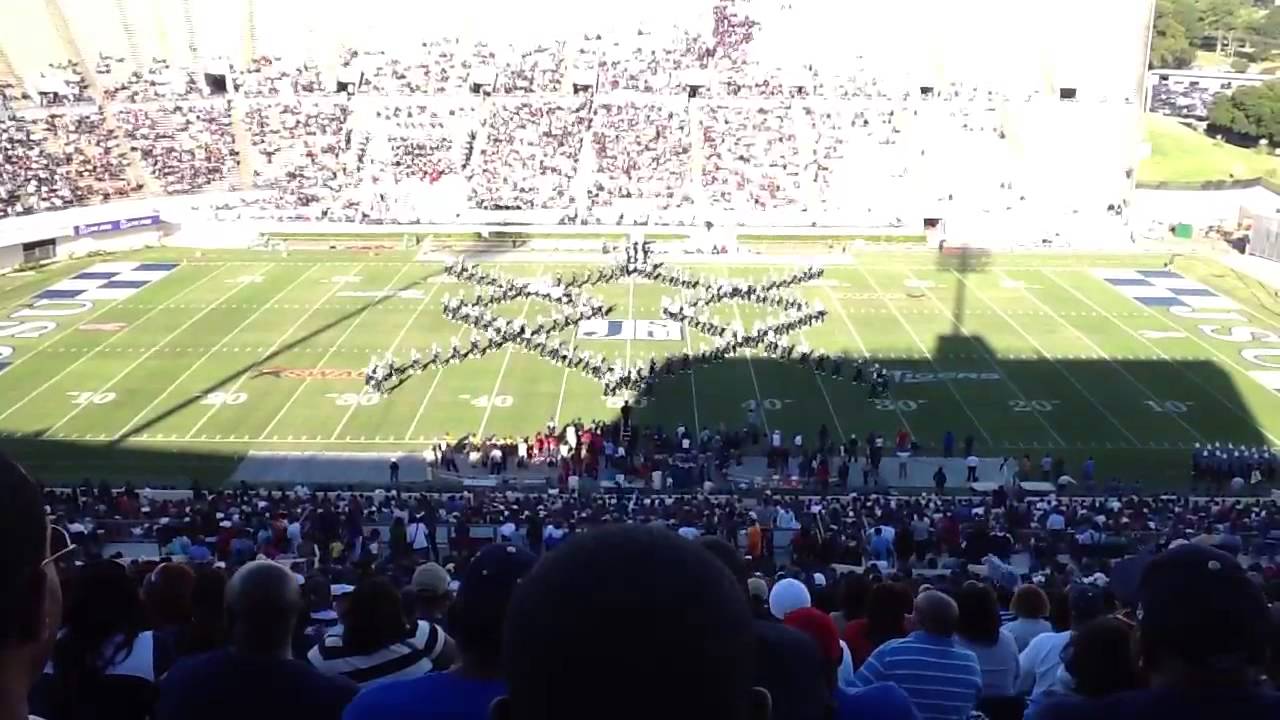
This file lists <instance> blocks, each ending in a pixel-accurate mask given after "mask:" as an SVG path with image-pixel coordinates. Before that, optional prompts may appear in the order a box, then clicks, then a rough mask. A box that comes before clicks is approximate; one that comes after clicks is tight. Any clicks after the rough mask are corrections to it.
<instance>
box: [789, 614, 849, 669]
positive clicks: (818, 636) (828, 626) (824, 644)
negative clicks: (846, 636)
mask: <svg viewBox="0 0 1280 720" xmlns="http://www.w3.org/2000/svg"><path fill="white" fill-rule="evenodd" d="M782 624H783V625H786V626H787V627H790V628H794V629H796V630H799V631H800V632H802V633H804V634H805V635H808V636H809V637H810V638H812V639H813V641H814V642H815V643H817V644H818V650H819V651H821V652H822V656H823V657H824V658H826V660H827V662H829V663H831V664H832V665H839V664H840V661H841V660H842V659H843V658H844V651H842V650H841V649H840V637H839V635H837V634H836V624H835V623H834V622H832V621H831V616H830V615H828V614H826V613H824V612H822V611H821V610H819V609H817V608H811V607H806V608H800V609H799V610H792V611H791V612H789V613H787V616H786V617H785V618H783V619H782Z"/></svg>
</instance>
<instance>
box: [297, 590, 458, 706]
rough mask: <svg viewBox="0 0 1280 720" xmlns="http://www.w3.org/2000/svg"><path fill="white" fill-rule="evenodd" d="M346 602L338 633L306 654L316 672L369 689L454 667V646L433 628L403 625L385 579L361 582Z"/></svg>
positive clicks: (419, 623)
mask: <svg viewBox="0 0 1280 720" xmlns="http://www.w3.org/2000/svg"><path fill="white" fill-rule="evenodd" d="M349 597H350V601H349V604H348V606H347V609H346V611H345V612H343V613H342V623H343V626H342V628H341V630H337V631H334V632H331V633H329V634H327V635H325V636H324V639H323V640H321V641H320V643H319V644H318V645H316V646H315V647H313V648H311V651H310V652H308V653H307V660H308V662H310V663H311V664H312V665H313V666H314V667H315V668H316V669H317V670H319V671H320V672H322V673H324V674H326V675H341V676H343V677H346V678H347V679H349V680H351V681H353V682H355V683H357V684H359V685H360V686H361V687H369V686H371V685H376V684H377V683H380V682H384V681H387V680H402V679H405V678H411V677H418V676H420V675H425V674H427V673H429V672H431V671H432V670H444V669H448V668H449V667H451V666H452V665H453V660H454V658H455V657H456V651H455V650H454V647H453V641H452V640H450V639H449V636H448V635H446V634H445V632H444V630H443V629H441V628H440V627H439V626H438V625H435V624H433V623H430V622H427V621H425V620H415V621H413V622H409V621H408V620H406V619H405V615H404V606H403V604H402V603H401V600H400V593H399V592H398V591H397V590H396V588H395V586H394V585H392V584H391V581H390V580H388V579H386V578H385V577H370V578H368V579H365V580H362V581H360V584H359V585H356V588H355V590H354V591H352V593H351V595H350V596H349Z"/></svg>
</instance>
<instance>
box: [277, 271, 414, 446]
mask: <svg viewBox="0 0 1280 720" xmlns="http://www.w3.org/2000/svg"><path fill="white" fill-rule="evenodd" d="M409 267H410V265H408V264H406V265H404V266H403V267H401V268H400V270H399V272H397V273H396V274H395V276H393V277H392V278H391V281H390V282H388V283H387V285H386V287H384V288H383V289H382V290H383V292H386V291H388V290H390V289H391V288H392V287H394V286H395V284H396V283H397V282H399V280H400V276H401V275H404V272H405V270H408V269H409ZM335 285H337V284H336V283H335ZM376 302H377V301H376V300H375V301H374V302H371V303H369V304H368V305H366V306H365V308H364V309H363V310H361V311H360V313H359V314H357V315H356V316H355V318H353V319H352V320H351V321H350V323H348V324H347V329H346V330H343V331H342V334H341V335H339V336H338V339H337V341H336V342H334V343H333V345H332V346H330V348H329V350H328V352H326V353H325V354H324V357H321V358H320V362H318V363H316V364H315V368H314V369H317V370H318V369H320V368H322V367H324V364H325V363H326V362H328V361H329V358H331V357H333V354H334V353H335V352H337V351H338V347H339V346H341V345H342V343H343V342H344V341H345V340H346V339H347V336H349V335H350V334H351V331H352V330H355V329H356V326H357V325H359V324H360V321H361V320H363V319H364V316H365V315H368V314H369V308H371V307H373V306H374V304H376ZM310 382H311V378H310V377H309V376H308V377H305V378H303V379H302V384H301V385H299V386H298V389H297V390H294V391H293V395H291V396H290V397H289V400H288V401H287V402H285V404H284V407H282V408H280V412H279V413H277V414H276V416H275V417H274V418H272V419H271V423H270V424H269V425H267V428H266V429H265V430H263V431H262V437H266V435H267V434H268V433H270V432H271V428H273V427H275V426H276V423H278V422H280V420H281V418H283V417H284V416H285V414H286V413H288V412H289V408H291V407H293V404H294V403H295V402H297V401H298V398H299V397H300V396H301V395H302V392H303V391H304V390H306V389H307V385H308V384H309V383H310Z"/></svg>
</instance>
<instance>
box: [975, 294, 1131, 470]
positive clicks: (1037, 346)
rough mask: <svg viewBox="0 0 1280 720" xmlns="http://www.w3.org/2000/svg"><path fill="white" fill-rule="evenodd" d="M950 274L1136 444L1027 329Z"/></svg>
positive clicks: (1113, 417)
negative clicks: (1025, 340) (993, 311)
mask: <svg viewBox="0 0 1280 720" xmlns="http://www.w3.org/2000/svg"><path fill="white" fill-rule="evenodd" d="M951 274H953V275H955V276H956V279H957V280H959V281H960V283H961V284H962V285H964V286H965V287H966V288H968V289H970V290H972V291H973V294H974V296H976V297H977V298H978V299H979V300H981V301H982V302H984V303H986V304H987V305H989V306H991V308H992V309H993V310H995V311H996V312H997V313H999V314H1000V315H1001V316H1002V317H1004V319H1005V322H1007V323H1009V326H1010V327H1012V328H1013V329H1014V330H1017V331H1018V333H1019V334H1020V335H1022V337H1024V338H1026V339H1027V341H1028V342H1030V343H1031V345H1032V346H1033V347H1035V349H1036V350H1037V351H1038V352H1039V353H1040V355H1041V356H1042V357H1043V358H1044V359H1046V360H1048V361H1049V363H1050V364H1052V365H1053V366H1054V367H1055V368H1056V369H1057V370H1058V372H1060V373H1062V376H1063V377H1064V378H1066V379H1067V381H1068V382H1070V383H1071V384H1072V385H1075V386H1076V389H1077V390H1079V391H1080V394H1081V395H1083V396H1084V397H1085V399H1086V400H1088V401H1089V402H1090V403H1093V406H1094V407H1095V408H1097V409H1098V411H1099V412H1101V413H1102V414H1103V415H1104V416H1105V417H1106V418H1107V419H1108V420H1110V421H1111V424H1112V425H1115V426H1116V429H1117V430H1119V431H1120V432H1121V433H1123V434H1124V436H1125V437H1127V438H1129V442H1130V443H1133V444H1134V445H1137V444H1138V439H1137V438H1135V437H1134V436H1133V434H1132V433H1130V432H1129V431H1128V429H1126V428H1125V426H1124V425H1121V424H1120V421H1119V420H1117V419H1116V418H1115V416H1114V415H1112V414H1111V413H1110V412H1108V411H1107V409H1106V408H1105V407H1103V406H1102V404H1101V403H1099V402H1098V400H1097V398H1095V397H1094V396H1092V395H1090V394H1089V391H1088V390H1085V389H1084V386H1083V385H1081V384H1080V382H1079V381H1078V380H1076V379H1075V376H1073V375H1072V374H1071V373H1069V372H1067V370H1066V368H1064V367H1062V366H1061V365H1059V364H1058V361H1057V360H1055V359H1054V358H1053V356H1052V355H1050V354H1049V353H1048V352H1046V351H1045V349H1044V347H1043V346H1041V345H1040V343H1039V342H1037V341H1036V339H1035V338H1033V337H1031V335H1029V334H1028V333H1027V331H1026V330H1023V329H1022V326H1021V325H1018V324H1017V323H1015V322H1014V321H1013V320H1011V319H1009V317H1008V316H1006V315H1005V314H1004V311H1003V310H1001V309H1000V308H999V307H998V306H997V305H996V304H995V303H993V302H991V301H990V300H988V299H987V298H986V296H985V295H983V294H982V293H981V292H980V291H979V290H978V289H977V288H976V287H974V286H972V285H970V284H969V283H968V281H966V280H965V279H964V277H962V276H961V275H960V273H957V272H956V271H955V270H952V271H951ZM1006 278H1007V276H1006Z"/></svg>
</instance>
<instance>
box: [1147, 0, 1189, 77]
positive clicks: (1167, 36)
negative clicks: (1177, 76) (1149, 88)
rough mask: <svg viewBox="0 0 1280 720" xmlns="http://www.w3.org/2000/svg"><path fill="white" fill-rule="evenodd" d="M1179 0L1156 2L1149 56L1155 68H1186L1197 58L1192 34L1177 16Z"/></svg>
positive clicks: (1151, 64)
mask: <svg viewBox="0 0 1280 720" xmlns="http://www.w3.org/2000/svg"><path fill="white" fill-rule="evenodd" d="M1178 2H1179V0H1160V1H1159V2H1158V3H1157V4H1156V23H1155V35H1154V37H1152V39H1151V57H1150V58H1148V62H1149V64H1150V66H1151V67H1153V68H1175V69H1176V68H1185V67H1189V66H1190V65H1191V63H1192V61H1194V60H1195V58H1196V50H1195V48H1194V47H1193V46H1192V45H1191V39H1190V36H1189V35H1188V34H1187V31H1186V28H1185V27H1184V26H1183V25H1182V24H1181V23H1180V22H1178V20H1177V17H1176V15H1177V4H1178Z"/></svg>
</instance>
